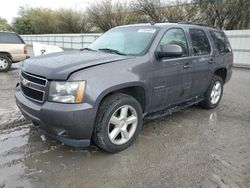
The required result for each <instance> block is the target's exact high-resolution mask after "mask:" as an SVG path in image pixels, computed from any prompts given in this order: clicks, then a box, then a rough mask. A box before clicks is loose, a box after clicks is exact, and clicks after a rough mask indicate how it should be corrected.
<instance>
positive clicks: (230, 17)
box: [194, 0, 250, 29]
mask: <svg viewBox="0 0 250 188" xmlns="http://www.w3.org/2000/svg"><path fill="white" fill-rule="evenodd" d="M194 2H195V3H197V4H198V5H199V9H200V17H201V18H202V20H203V22H206V23H207V24H209V25H211V26H215V27H218V28H221V29H242V28H249V26H250V19H249V15H250V1H249V0H194Z"/></svg>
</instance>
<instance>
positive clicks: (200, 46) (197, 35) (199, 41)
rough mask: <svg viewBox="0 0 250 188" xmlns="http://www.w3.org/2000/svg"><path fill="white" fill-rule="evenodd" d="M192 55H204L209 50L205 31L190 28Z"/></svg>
mask: <svg viewBox="0 0 250 188" xmlns="http://www.w3.org/2000/svg"><path fill="white" fill-rule="evenodd" d="M189 33H190V36H191V40H192V45H193V50H194V55H204V54H209V53H210V52H211V46H210V44H209V41H208V38H207V35H206V33H205V32H204V31H203V30H201V29H190V30H189Z"/></svg>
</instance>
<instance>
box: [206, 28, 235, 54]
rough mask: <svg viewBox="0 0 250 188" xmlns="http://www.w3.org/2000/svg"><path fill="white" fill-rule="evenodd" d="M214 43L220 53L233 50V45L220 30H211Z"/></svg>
mask: <svg viewBox="0 0 250 188" xmlns="http://www.w3.org/2000/svg"><path fill="white" fill-rule="evenodd" d="M210 34H211V36H212V38H213V41H214V44H215V46H216V48H217V50H218V51H219V52H220V53H229V52H231V51H232V50H231V47H230V44H229V41H228V39H227V37H226V35H225V34H224V33H223V32H220V31H210Z"/></svg>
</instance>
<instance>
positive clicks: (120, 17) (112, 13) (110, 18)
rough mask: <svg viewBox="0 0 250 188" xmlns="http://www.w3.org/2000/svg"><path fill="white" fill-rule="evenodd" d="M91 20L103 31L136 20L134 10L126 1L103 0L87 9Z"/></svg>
mask: <svg viewBox="0 0 250 188" xmlns="http://www.w3.org/2000/svg"><path fill="white" fill-rule="evenodd" d="M87 14H88V18H89V21H90V22H91V23H92V24H93V26H95V27H97V28H99V29H100V30H102V31H107V30H109V29H110V28H112V27H115V26H119V25H125V24H130V23H133V22H134V17H133V14H134V13H133V12H132V11H131V9H130V7H129V5H128V4H126V3H122V2H121V1H116V2H112V1H110V0H101V1H98V2H95V3H94V4H92V5H90V7H89V8H88V9H87Z"/></svg>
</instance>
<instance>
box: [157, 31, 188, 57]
mask: <svg viewBox="0 0 250 188" xmlns="http://www.w3.org/2000/svg"><path fill="white" fill-rule="evenodd" d="M168 44H177V45H179V46H181V48H182V51H183V55H182V56H187V55H188V45H187V40H186V36H185V33H184V31H183V30H182V29H180V28H175V29H170V30H168V31H167V32H166V33H165V34H164V36H163V37H162V39H161V41H160V44H159V46H158V49H157V50H158V51H160V50H161V46H165V45H168Z"/></svg>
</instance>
